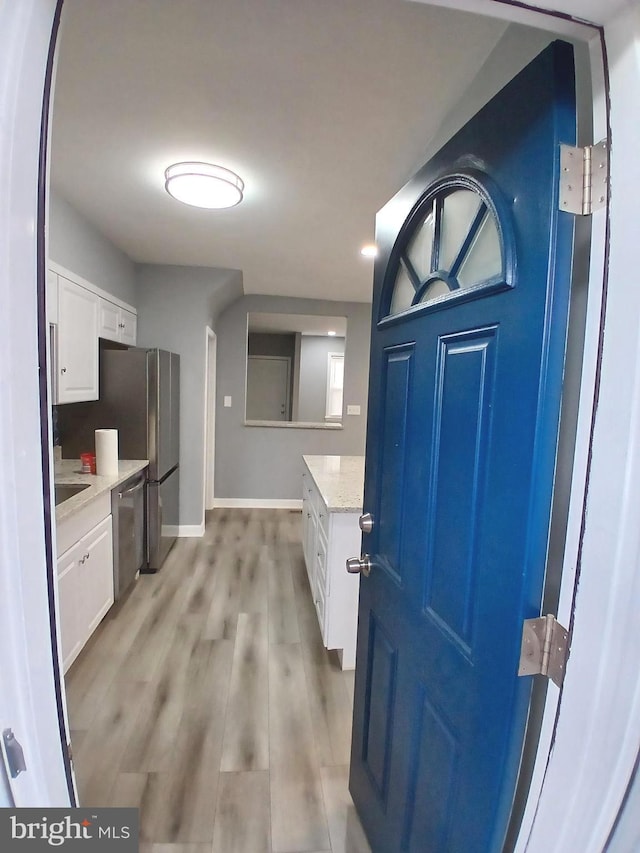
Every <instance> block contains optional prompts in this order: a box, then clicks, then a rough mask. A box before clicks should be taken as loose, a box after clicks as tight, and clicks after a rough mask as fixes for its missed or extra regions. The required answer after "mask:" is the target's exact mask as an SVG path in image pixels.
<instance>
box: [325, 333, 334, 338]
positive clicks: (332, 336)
mask: <svg viewBox="0 0 640 853" xmlns="http://www.w3.org/2000/svg"><path fill="white" fill-rule="evenodd" d="M327 334H328V335H329V337H330V338H335V336H336V333H335V332H327Z"/></svg>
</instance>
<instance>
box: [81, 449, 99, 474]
mask: <svg viewBox="0 0 640 853" xmlns="http://www.w3.org/2000/svg"><path fill="white" fill-rule="evenodd" d="M80 464H81V466H82V473H83V474H95V473H96V455H95V453H81V454H80Z"/></svg>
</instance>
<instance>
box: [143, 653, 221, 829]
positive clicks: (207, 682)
mask: <svg viewBox="0 0 640 853" xmlns="http://www.w3.org/2000/svg"><path fill="white" fill-rule="evenodd" d="M208 645H209V647H210V655H209V657H208V659H207V660H204V659H201V660H199V661H196V660H194V661H192V662H191V668H192V673H191V674H190V677H189V681H190V684H191V685H192V686H191V689H190V691H189V693H188V697H187V699H186V702H185V712H184V714H183V717H182V720H181V722H180V726H179V728H178V730H177V732H176V733H175V742H176V749H175V751H174V753H173V763H172V765H171V767H170V768H169V770H168V773H167V774H165V777H166V778H165V780H164V783H163V786H162V788H161V789H159V790H158V791H156V792H154V793H155V794H156V797H155V799H154V800H153V801H150V802H149V809H150V819H149V820H148V821H147V822H146V824H145V834H146V835H147V837H151V838H152V839H153V840H154V841H156V842H163V843H175V842H181V843H205V842H206V843H209V844H210V843H211V841H212V839H213V823H214V815H215V809H216V799H217V791H218V778H219V768H220V757H221V754H222V742H223V736H224V725H225V713H226V708H227V701H228V693H229V682H230V677H231V664H232V657H233V644H232V643H231V642H229V641H213V642H210V643H209V644H208Z"/></svg>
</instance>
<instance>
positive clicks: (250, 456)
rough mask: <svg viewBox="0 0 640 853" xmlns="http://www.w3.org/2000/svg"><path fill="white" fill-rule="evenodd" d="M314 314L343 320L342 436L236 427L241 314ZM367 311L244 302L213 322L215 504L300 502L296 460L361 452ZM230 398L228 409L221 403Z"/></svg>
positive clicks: (351, 306) (308, 302) (242, 357)
mask: <svg viewBox="0 0 640 853" xmlns="http://www.w3.org/2000/svg"><path fill="white" fill-rule="evenodd" d="M250 311H265V312H269V313H283V314H321V315H330V316H343V317H345V316H346V318H347V344H346V353H345V395H344V404H345V411H346V406H347V404H358V405H359V406H360V407H361V411H360V415H358V416H348V417H347V416H345V418H344V421H343V425H344V426H343V429H341V430H321V429H308V428H303V427H250V426H245V425H244V407H245V361H246V354H245V353H246V328H247V313H248V312H250ZM370 322H371V306H370V305H367V304H364V303H358V302H355V303H354V302H326V301H320V300H315V299H293V298H288V297H275V296H255V295H253V296H245V297H244V298H243V299H241V300H239V301H238V302H235V303H234V304H233V305H231V306H230V307H229V308H228V309H227V310H226V311H225V312H224V314H222V315H221V316H220V320H219V323H218V327H217V332H218V387H217V398H216V469H215V470H216V482H215V497H216V498H217V499H220V500H224V499H225V498H244V499H256V500H260V499H294V500H297V499H300V497H301V485H300V484H301V476H302V455H303V454H345V455H352V454H353V455H360V454H363V453H364V446H365V426H366V414H367V382H368V374H369V333H370ZM225 396H230V397H231V398H232V405H231V407H230V408H225V407H224V406H223V398H224V397H225Z"/></svg>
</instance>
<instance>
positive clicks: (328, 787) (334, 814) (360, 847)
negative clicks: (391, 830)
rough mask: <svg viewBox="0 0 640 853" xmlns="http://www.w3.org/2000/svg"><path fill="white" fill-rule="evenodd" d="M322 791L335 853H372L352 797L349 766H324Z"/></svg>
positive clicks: (321, 771)
mask: <svg viewBox="0 0 640 853" xmlns="http://www.w3.org/2000/svg"><path fill="white" fill-rule="evenodd" d="M320 773H321V776H322V792H323V794H324V803H325V808H326V811H327V820H328V823H329V835H330V837H331V850H332V851H333V853H371V847H370V846H369V842H368V841H367V837H366V835H365V834H364V830H363V828H362V824H361V823H360V819H359V818H358V815H357V813H356V810H355V806H354V805H353V800H352V799H351V795H350V794H349V789H348V785H349V767H348V766H347V765H344V766H342V767H323V768H322V769H321V770H320Z"/></svg>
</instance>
